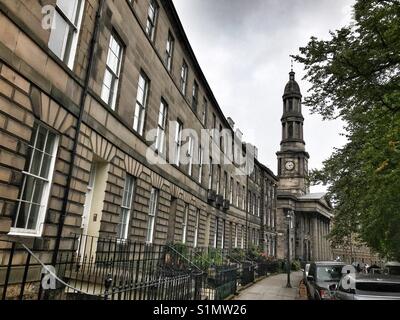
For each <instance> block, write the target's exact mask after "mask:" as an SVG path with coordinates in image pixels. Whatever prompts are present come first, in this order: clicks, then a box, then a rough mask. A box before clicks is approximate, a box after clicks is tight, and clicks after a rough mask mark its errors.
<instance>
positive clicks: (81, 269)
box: [0, 235, 273, 300]
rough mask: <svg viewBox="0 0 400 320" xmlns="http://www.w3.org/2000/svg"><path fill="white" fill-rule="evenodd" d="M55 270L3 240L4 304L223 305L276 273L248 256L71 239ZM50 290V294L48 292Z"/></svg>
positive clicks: (0, 285) (0, 279)
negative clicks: (240, 290) (175, 302)
mask: <svg viewBox="0 0 400 320" xmlns="http://www.w3.org/2000/svg"><path fill="white" fill-rule="evenodd" d="M64 240H66V241H65V243H66V244H68V245H66V247H67V248H63V249H64V251H62V252H60V254H59V255H58V259H57V263H56V265H55V266H48V265H46V264H45V263H43V262H42V261H41V256H38V255H36V254H35V253H34V252H32V251H31V250H30V249H29V248H28V247H27V246H25V245H23V244H20V243H16V242H10V241H6V240H0V248H1V249H0V298H1V299H2V300H13V299H15V300H37V299H60V300H62V299H65V300H100V299H102V300H222V299H225V298H226V297H228V296H230V295H233V294H235V293H237V290H238V288H239V287H240V286H244V285H247V284H249V283H251V282H254V280H255V278H257V277H261V276H265V275H267V274H268V273H269V272H271V271H272V269H273V266H272V265H270V264H268V263H265V262H263V263H257V262H255V261H251V260H250V259H249V258H248V257H247V256H246V253H245V251H244V250H243V251H238V250H237V249H235V251H234V252H233V251H232V250H228V249H215V248H189V247H186V246H183V245H155V244H151V245H149V244H144V243H136V242H131V241H124V240H120V239H116V238H96V237H91V236H86V235H72V236H71V237H70V238H68V239H64ZM49 289H50V290H49Z"/></svg>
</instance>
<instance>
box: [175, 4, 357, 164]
mask: <svg viewBox="0 0 400 320" xmlns="http://www.w3.org/2000/svg"><path fill="white" fill-rule="evenodd" d="M174 3H175V6H176V7H177V11H178V13H179V15H180V17H181V20H182V23H183V25H184V28H185V30H186V33H187V35H188V38H189V40H190V42H191V44H192V47H193V49H194V51H195V53H196V56H197V58H198V60H199V62H200V65H201V67H202V69H203V71H204V73H205V75H206V77H207V79H208V81H209V83H210V85H211V87H212V89H213V91H214V94H215V96H216V97H217V100H218V101H219V104H220V105H221V108H222V110H223V111H224V113H225V115H226V116H231V117H232V118H233V119H234V120H235V121H236V123H237V125H238V127H240V129H241V130H242V131H243V132H244V133H245V139H247V141H249V142H252V143H254V144H255V145H257V146H258V148H259V158H260V160H261V161H262V162H264V163H265V164H266V165H268V166H269V167H270V168H271V169H272V170H273V171H275V172H276V167H277V165H276V156H275V152H276V151H278V149H279V147H280V145H279V143H280V139H281V136H280V135H281V124H280V117H281V115H282V93H283V88H284V86H285V84H286V82H287V81H288V72H289V71H290V59H289V55H290V54H296V53H297V52H298V49H299V47H301V46H305V45H306V44H307V42H308V41H309V38H310V37H311V36H313V35H314V36H318V37H325V38H326V37H327V36H328V32H329V30H331V29H337V28H340V27H342V26H343V25H344V24H347V23H348V22H349V21H350V10H349V8H350V7H351V5H352V4H353V0H335V1H331V0H280V1H279V0H249V1H244V0H174ZM295 71H296V72H297V79H298V81H299V83H300V85H301V87H302V91H303V95H305V94H306V92H307V90H308V88H309V84H308V83H307V82H304V81H301V78H302V77H303V71H302V69H301V66H298V65H297V66H295ZM304 116H305V118H306V122H305V140H306V143H307V149H308V151H309V153H310V155H311V159H310V167H311V168H320V167H321V166H322V161H323V160H324V159H326V158H327V157H329V155H330V154H331V152H332V149H333V147H338V146H341V145H342V144H343V143H344V142H345V141H344V138H343V137H341V136H339V132H340V131H341V130H342V123H341V122H340V121H336V122H322V120H321V118H320V117H319V116H318V115H310V114H309V113H308V110H304Z"/></svg>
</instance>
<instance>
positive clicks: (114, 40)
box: [101, 34, 123, 110]
mask: <svg viewBox="0 0 400 320" xmlns="http://www.w3.org/2000/svg"><path fill="white" fill-rule="evenodd" d="M122 55H123V48H122V43H121V41H120V40H119V39H118V37H117V36H116V35H115V34H112V35H111V37H110V43H109V46H108V55H107V63H106V71H105V73H104V79H103V87H102V89H101V99H102V100H103V101H104V102H105V103H107V104H108V105H109V106H110V107H111V109H113V110H115V104H116V102H117V95H118V85H119V77H120V72H121V64H122Z"/></svg>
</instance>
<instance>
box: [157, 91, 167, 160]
mask: <svg viewBox="0 0 400 320" xmlns="http://www.w3.org/2000/svg"><path fill="white" fill-rule="evenodd" d="M167 117H168V104H167V103H166V102H165V100H164V99H161V103H160V110H159V113H158V124H157V138H156V151H157V152H158V153H159V154H164V151H165V150H164V147H165V132H166V130H167Z"/></svg>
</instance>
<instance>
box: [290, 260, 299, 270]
mask: <svg viewBox="0 0 400 320" xmlns="http://www.w3.org/2000/svg"><path fill="white" fill-rule="evenodd" d="M300 269H301V262H300V261H299V260H294V261H292V270H293V271H299V270H300Z"/></svg>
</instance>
